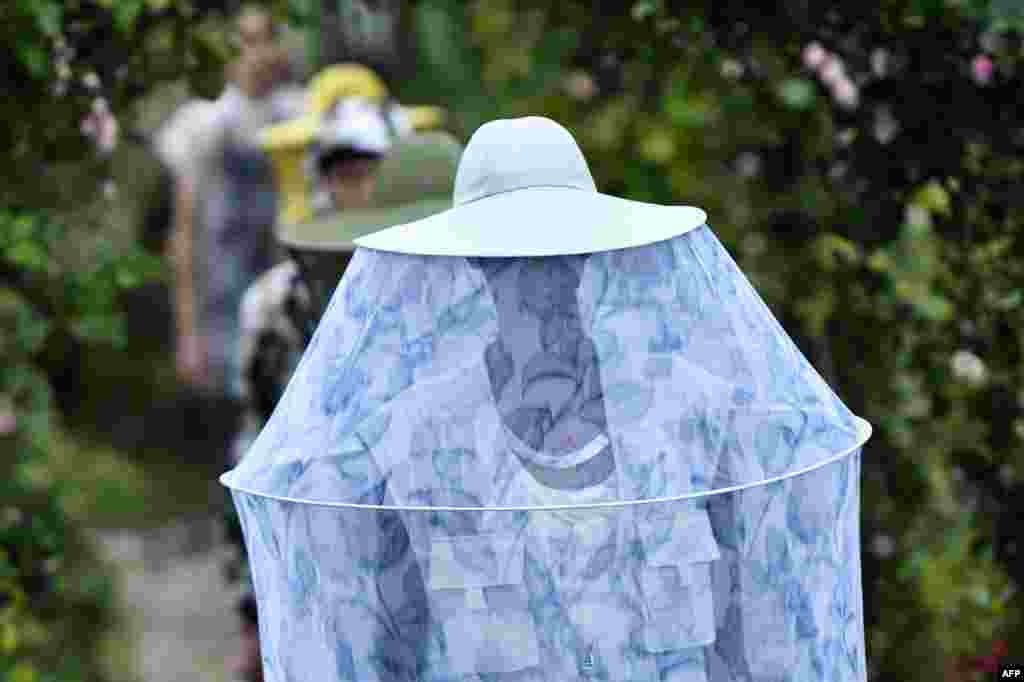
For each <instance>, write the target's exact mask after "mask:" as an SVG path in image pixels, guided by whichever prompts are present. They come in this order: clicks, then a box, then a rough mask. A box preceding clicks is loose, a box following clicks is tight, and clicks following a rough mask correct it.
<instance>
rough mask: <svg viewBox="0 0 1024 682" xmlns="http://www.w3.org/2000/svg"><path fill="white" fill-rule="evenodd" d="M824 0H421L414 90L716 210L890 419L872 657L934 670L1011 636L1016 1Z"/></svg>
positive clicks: (874, 556) (796, 314) (1021, 320)
mask: <svg viewBox="0 0 1024 682" xmlns="http://www.w3.org/2000/svg"><path fill="white" fill-rule="evenodd" d="M812 5H814V4H813V3H811V4H808V3H797V2H774V3H768V4H766V5H758V6H757V8H755V7H754V6H753V5H751V4H750V3H743V2H731V1H729V0H715V1H714V2H705V3H670V2H659V1H654V0H648V1H644V2H635V3H602V4H601V5H600V6H599V7H597V8H596V9H595V6H594V5H593V3H583V2H560V3H548V2H531V1H529V0H519V1H517V0H476V1H475V2H471V3H460V2H455V1H454V0H420V1H419V2H417V3H416V15H417V26H418V35H419V38H420V48H421V49H420V52H421V60H422V62H421V65H420V72H419V73H420V77H419V78H417V79H416V80H415V81H414V82H410V83H406V84H402V90H403V91H404V92H405V93H408V95H409V96H419V97H422V96H425V95H427V94H428V92H432V93H435V96H436V94H437V93H440V94H441V95H442V96H443V97H444V98H445V99H446V104H447V106H448V107H449V108H450V109H451V110H452V111H453V112H454V113H455V115H456V118H457V123H458V124H459V126H460V127H461V129H462V132H463V133H471V132H472V131H473V130H474V129H475V128H476V127H477V126H478V125H479V124H480V123H482V122H483V121H486V120H488V119H491V118H497V117H509V116H516V115H524V114H542V115H548V116H551V117H553V118H555V119H556V120H558V121H560V122H562V123H564V124H565V125H566V126H567V127H568V128H570V130H572V131H573V133H574V134H575V135H576V137H577V139H578V140H579V141H580V143H581V145H582V146H583V148H584V152H585V154H586V155H587V158H588V160H589V161H590V165H591V169H592V171H593V173H594V175H595V178H596V179H597V181H598V185H599V187H600V188H601V189H602V191H608V192H613V193H622V194H624V195H626V196H630V197H632V198H636V199H640V200H647V201H657V202H662V203H686V204H695V205H699V206H701V207H703V208H705V209H706V210H707V211H708V214H709V216H710V222H711V225H712V226H713V228H714V229H715V230H716V232H717V233H718V234H719V235H720V236H721V237H722V238H723V240H724V241H725V242H726V243H727V245H728V246H729V248H730V249H731V251H732V252H733V253H734V254H735V255H736V257H737V259H738V260H739V261H740V263H741V266H742V267H743V268H744V269H745V271H746V272H748V273H749V274H750V276H751V278H752V279H753V280H754V282H755V284H756V286H757V287H758V288H759V290H760V291H761V292H763V294H764V295H765V297H766V298H767V299H768V302H769V304H770V305H771V307H772V309H773V310H774V311H776V313H777V314H778V315H779V317H780V318H781V319H782V321H783V323H784V325H785V326H786V328H787V329H788V330H789V331H790V333H791V334H792V335H793V336H794V337H795V338H796V339H797V342H798V344H799V345H800V346H801V347H802V348H803V349H804V351H805V352H806V353H807V354H808V355H809V357H810V358H811V359H812V361H813V362H814V363H815V365H816V366H817V367H818V368H819V369H820V370H821V371H822V372H823V374H825V375H826V376H827V377H828V379H829V380H830V382H831V383H832V384H833V385H834V386H835V387H836V388H837V390H838V392H839V393H840V395H841V396H843V398H844V399H845V401H846V402H847V403H848V404H849V405H850V406H851V408H853V409H854V410H855V411H856V412H857V413H859V414H862V415H863V416H865V417H866V418H867V419H868V420H869V421H871V422H872V423H873V424H874V425H875V426H876V432H875V436H874V438H873V439H872V441H871V442H870V444H869V447H868V449H867V451H866V455H865V461H864V475H863V510H864V513H863V519H862V527H863V548H864V552H863V564H864V583H865V584H864V587H865V601H866V619H867V637H868V655H869V662H870V666H871V675H872V677H873V678H874V679H878V680H882V679H886V680H888V679H891V680H905V679H922V678H923V677H926V676H934V675H942V674H944V672H945V671H946V670H947V669H950V670H955V669H956V668H957V667H958V666H960V665H961V664H962V663H964V662H969V659H971V658H972V657H977V656H982V655H988V653H989V651H991V650H993V644H992V643H993V641H997V642H998V641H1014V640H1017V641H1020V640H1021V639H1022V637H1021V627H1022V623H1021V618H1020V615H1019V614H1020V613H1021V612H1022V609H1021V605H1022V603H1021V597H1020V594H1019V586H1020V585H1021V584H1022V580H1024V573H1022V566H1024V564H1022V562H1021V561H1020V558H1019V555H1018V552H1020V551H1024V545H1022V544H1021V531H1020V530H1019V525H1018V524H1017V522H1016V519H1019V518H1020V512H1021V509H1020V505H1021V504H1022V503H1024V497H1022V496H1021V495H1020V494H1019V493H1020V492H1022V490H1024V469H1022V466H1024V457H1022V455H1024V444H1022V438H1024V421H1022V407H1024V393H1020V390H1021V387H1022V386H1024V382H1022V378H1024V377H1022V376H1021V375H1022V366H1021V357H1022V356H1021V353H1022V350H1024V338H1022V332H1024V315H1022V312H1024V307H1022V303H1024V265H1022V263H1024V260H1022V259H1021V256H1022V255H1024V239H1022V235H1024V229H1022V217H1024V216H1022V209H1024V202H1022V201H1021V194H1020V192H1019V191H1017V190H1016V189H1015V188H1018V187H1019V184H1020V182H1021V179H1022V174H1024V161H1021V158H1020V155H1021V151H1022V147H1024V128H1022V127H1021V121H1022V120H1024V116H1022V114H1024V110H1022V109H1024V107H1022V105H1021V98H1020V97H1019V93H1020V92H1021V86H1022V70H1021V66H1022V54H1024V53H1022V49H1021V40H1020V34H1019V28H1020V27H1021V26H1022V25H1024V13H1022V12H1020V10H1019V9H1017V7H1016V5H1015V4H1014V3H1008V2H986V1H984V0H978V1H971V2H967V1H963V2H938V1H932V0H891V1H887V2H877V3H859V4H858V3H842V4H836V3H818V4H817V5H816V6H814V7H812ZM1000 646H1001V645H997V646H996V647H995V650H997V651H998V650H1000ZM937 654H938V655H937ZM989 663H991V661H990V662H989ZM964 672H965V674H966V673H967V672H969V671H964Z"/></svg>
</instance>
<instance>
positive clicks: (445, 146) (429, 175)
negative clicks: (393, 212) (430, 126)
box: [374, 132, 462, 206]
mask: <svg viewBox="0 0 1024 682" xmlns="http://www.w3.org/2000/svg"><path fill="white" fill-rule="evenodd" d="M461 152H462V149H461V146H460V145H459V143H458V142H456V140H455V138H453V137H452V136H451V135H449V134H447V133H443V132H432V133H419V134H415V135H410V136H409V137H406V138H404V139H402V140H400V141H399V142H398V143H397V144H396V145H395V146H394V148H393V149H392V150H391V153H390V154H388V155H387V156H386V157H385V159H384V161H383V162H382V163H381V167H380V170H379V171H378V174H377V184H376V189H375V191H374V204H375V205H376V206H401V205H404V204H409V203H412V202H414V201H419V200H420V199H429V198H439V197H443V198H446V199H447V198H448V197H449V196H451V194H450V193H451V191H452V180H453V178H454V177H455V173H456V167H457V165H458V162H459V155H460V153H461Z"/></svg>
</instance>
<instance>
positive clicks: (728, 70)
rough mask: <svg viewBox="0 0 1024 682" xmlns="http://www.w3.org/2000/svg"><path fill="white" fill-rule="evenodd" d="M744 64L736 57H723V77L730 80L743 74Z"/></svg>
mask: <svg viewBox="0 0 1024 682" xmlns="http://www.w3.org/2000/svg"><path fill="white" fill-rule="evenodd" d="M743 71H744V69H743V65H742V64H740V63H739V62H738V61H736V60H735V59H723V60H722V66H721V73H722V77H723V78H726V79H728V80H731V81H732V80H736V79H737V78H739V77H740V76H742V75H743Z"/></svg>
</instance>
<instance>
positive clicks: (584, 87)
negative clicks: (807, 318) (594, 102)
mask: <svg viewBox="0 0 1024 682" xmlns="http://www.w3.org/2000/svg"><path fill="white" fill-rule="evenodd" d="M565 89H566V90H567V91H568V93H569V96H570V97H572V98H573V99H575V100H579V101H582V102H586V101H588V100H591V99H593V98H594V96H595V95H596V94H597V84H596V83H594V79H593V77H591V75H590V74H589V73H587V72H585V71H576V72H574V73H572V74H570V75H569V77H568V78H567V79H566V82H565Z"/></svg>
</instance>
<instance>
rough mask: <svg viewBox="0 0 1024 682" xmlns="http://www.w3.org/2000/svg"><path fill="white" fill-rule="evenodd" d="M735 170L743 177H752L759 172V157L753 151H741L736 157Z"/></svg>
mask: <svg viewBox="0 0 1024 682" xmlns="http://www.w3.org/2000/svg"><path fill="white" fill-rule="evenodd" d="M736 172H738V173H739V174H740V176H741V177H744V178H752V177H754V176H755V175H757V174H758V173H759V172H761V157H760V156H758V155H757V154H754V153H753V152H743V153H742V154H740V155H739V157H738V158H737V159H736Z"/></svg>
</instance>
